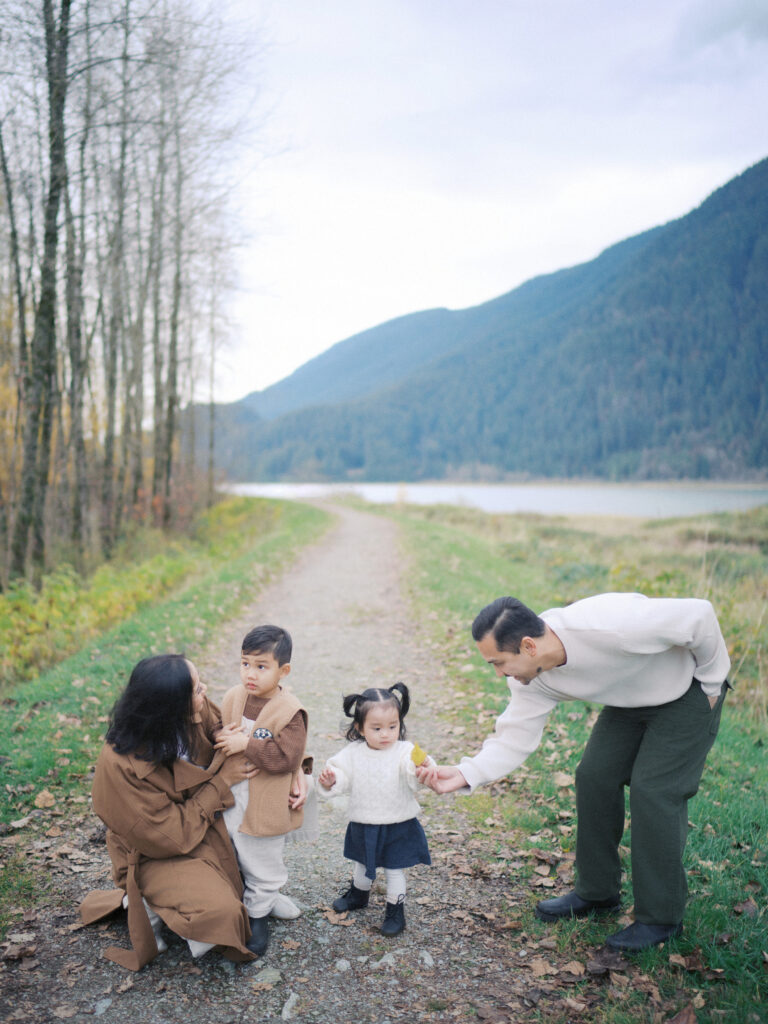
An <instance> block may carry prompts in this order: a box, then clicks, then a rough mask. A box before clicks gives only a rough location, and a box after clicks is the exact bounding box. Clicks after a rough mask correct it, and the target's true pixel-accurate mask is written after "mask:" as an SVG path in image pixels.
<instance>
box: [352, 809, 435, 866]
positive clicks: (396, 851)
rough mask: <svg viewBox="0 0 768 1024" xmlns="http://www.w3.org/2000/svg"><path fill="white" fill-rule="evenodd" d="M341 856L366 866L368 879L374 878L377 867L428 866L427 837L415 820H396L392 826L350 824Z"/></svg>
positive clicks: (354, 822)
mask: <svg viewBox="0 0 768 1024" xmlns="http://www.w3.org/2000/svg"><path fill="white" fill-rule="evenodd" d="M344 856H345V857H346V858H347V859H348V860H355V861H357V863H358V864H364V865H365V874H366V877H367V878H370V879H374V878H375V877H376V868H412V867H413V865H414V864H431V863H432V858H431V857H430V856H429V847H428V846H427V837H426V835H425V834H424V829H423V828H422V827H421V823H420V822H419V819H418V818H410V819H409V820H408V821H396V822H394V824H392V825H363V824H361V823H360V822H359V821H350V823H349V824H348V825H347V834H346V836H345V837H344Z"/></svg>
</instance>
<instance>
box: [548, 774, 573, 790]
mask: <svg viewBox="0 0 768 1024" xmlns="http://www.w3.org/2000/svg"><path fill="white" fill-rule="evenodd" d="M552 781H553V782H554V784H555V785H556V786H559V787H560V788H561V789H562V788H564V787H566V786H572V785H573V783H574V781H575V780H574V777H573V776H572V775H569V774H568V772H555V774H554V775H553V776H552Z"/></svg>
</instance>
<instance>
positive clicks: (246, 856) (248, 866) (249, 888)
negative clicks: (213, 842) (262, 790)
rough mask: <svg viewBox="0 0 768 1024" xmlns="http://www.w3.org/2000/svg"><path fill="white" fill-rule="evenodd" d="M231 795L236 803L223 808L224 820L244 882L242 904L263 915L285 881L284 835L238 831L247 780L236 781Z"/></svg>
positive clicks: (244, 806)
mask: <svg viewBox="0 0 768 1024" xmlns="http://www.w3.org/2000/svg"><path fill="white" fill-rule="evenodd" d="M232 795H233V796H234V798H235V803H234V805H233V806H232V807H228V808H227V809H226V811H224V822H225V824H226V826H227V831H228V832H229V838H230V839H231V840H232V845H233V846H234V848H235V853H236V854H237V863H238V866H239V868H240V873H241V874H242V876H243V881H244V883H245V892H244V893H243V903H244V904H245V909H246V910H247V911H248V916H249V917H266V916H267V915H268V914H269V913H271V911H272V907H273V906H274V905H275V900H276V899H277V895H278V893H279V892H280V888H281V886H283V885H285V883H286V882H287V881H288V870H287V868H286V866H285V861H284V860H283V849H284V847H285V836H249V835H246V834H245V833H244V832H238V829H239V828H240V823H241V822H242V820H243V815H244V814H245V808H246V807H247V806H248V782H247V781H246V780H244V781H243V782H237V783H235V785H234V786H233V787H232Z"/></svg>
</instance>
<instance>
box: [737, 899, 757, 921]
mask: <svg viewBox="0 0 768 1024" xmlns="http://www.w3.org/2000/svg"><path fill="white" fill-rule="evenodd" d="M733 912H734V914H744V916H745V917H757V915H758V914H759V913H760V908H759V907H758V905H757V904H756V903H755V901H754V900H753V899H752V897H751V896H750V897H749V899H748V900H744V902H743V903H737V904H736V906H735V907H734V908H733Z"/></svg>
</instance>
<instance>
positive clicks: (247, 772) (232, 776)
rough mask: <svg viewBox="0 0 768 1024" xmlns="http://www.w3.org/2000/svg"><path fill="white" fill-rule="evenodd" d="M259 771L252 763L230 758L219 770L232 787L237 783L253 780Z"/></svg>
mask: <svg viewBox="0 0 768 1024" xmlns="http://www.w3.org/2000/svg"><path fill="white" fill-rule="evenodd" d="M258 770H259V769H258V768H257V767H256V765H253V764H251V762H250V761H243V760H242V758H239V757H228V758H227V760H226V761H225V762H224V764H223V765H222V766H221V768H219V775H220V776H221V777H222V779H224V781H225V782H226V784H227V785H228V786H230V787H232V786H234V784H235V783H236V782H242V781H243V780H244V779H252V778H253V777H254V775H256V773H257V772H258Z"/></svg>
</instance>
